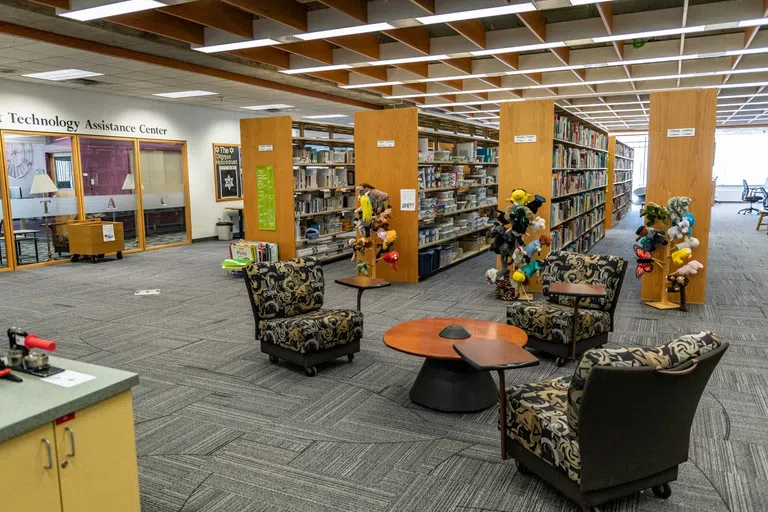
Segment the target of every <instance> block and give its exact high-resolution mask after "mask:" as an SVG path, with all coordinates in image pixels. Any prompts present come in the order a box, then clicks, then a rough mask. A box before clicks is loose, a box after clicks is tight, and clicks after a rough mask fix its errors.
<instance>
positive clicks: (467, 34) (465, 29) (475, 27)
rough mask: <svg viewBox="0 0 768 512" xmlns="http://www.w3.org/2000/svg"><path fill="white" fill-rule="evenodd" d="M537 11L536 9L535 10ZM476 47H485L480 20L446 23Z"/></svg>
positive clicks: (483, 28)
mask: <svg viewBox="0 0 768 512" xmlns="http://www.w3.org/2000/svg"><path fill="white" fill-rule="evenodd" d="M537 12H538V11H537ZM447 25H448V26H449V27H451V28H452V29H453V30H455V31H456V32H458V33H459V34H461V35H462V36H464V39H466V40H467V41H469V42H470V43H472V44H474V45H475V46H477V47H478V48H482V49H485V25H483V22H482V21H480V20H463V21H452V22H451V23H448V24H447Z"/></svg>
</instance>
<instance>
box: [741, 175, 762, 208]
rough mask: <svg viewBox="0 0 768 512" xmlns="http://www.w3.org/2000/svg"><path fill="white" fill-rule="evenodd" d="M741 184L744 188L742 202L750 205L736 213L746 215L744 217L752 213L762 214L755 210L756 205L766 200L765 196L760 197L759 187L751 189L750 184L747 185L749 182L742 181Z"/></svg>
mask: <svg viewBox="0 0 768 512" xmlns="http://www.w3.org/2000/svg"><path fill="white" fill-rule="evenodd" d="M741 182H742V184H743V187H744V188H743V189H742V191H741V200H742V201H744V202H745V203H749V207H748V208H742V209H741V210H739V211H738V212H736V213H744V215H746V214H748V213H750V214H751V213H752V212H755V213H760V210H758V209H757V208H755V203H759V202H761V201H763V200H764V199H765V196H763V195H760V193H759V192H758V190H759V189H758V188H757V187H750V186H749V184H747V180H741Z"/></svg>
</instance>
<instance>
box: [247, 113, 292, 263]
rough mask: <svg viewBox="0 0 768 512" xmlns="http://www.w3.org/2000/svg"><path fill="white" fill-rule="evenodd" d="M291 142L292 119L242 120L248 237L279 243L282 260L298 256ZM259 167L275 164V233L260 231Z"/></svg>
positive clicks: (278, 248)
mask: <svg viewBox="0 0 768 512" xmlns="http://www.w3.org/2000/svg"><path fill="white" fill-rule="evenodd" d="M292 139H293V137H292V123H291V118H290V116H281V117H265V118H260V119H241V120H240V144H241V147H242V152H243V154H242V158H243V215H244V220H245V238H246V239H247V240H253V241H259V242H277V244H278V246H277V250H278V254H279V256H280V259H281V260H287V259H291V258H295V257H296V242H295V238H296V234H295V228H294V226H295V222H294V221H295V219H294V215H295V214H294V207H293V204H294V202H293V147H292V142H293V141H292ZM259 146H272V149H271V150H270V151H259ZM259 165H272V166H274V168H275V203H276V208H277V211H276V213H277V230H276V231H262V230H260V229H259V216H258V204H257V197H258V187H257V185H256V166H259Z"/></svg>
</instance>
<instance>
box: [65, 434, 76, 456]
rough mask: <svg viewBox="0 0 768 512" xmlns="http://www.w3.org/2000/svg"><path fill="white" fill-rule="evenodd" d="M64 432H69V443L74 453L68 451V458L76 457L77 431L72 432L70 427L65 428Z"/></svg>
mask: <svg viewBox="0 0 768 512" xmlns="http://www.w3.org/2000/svg"><path fill="white" fill-rule="evenodd" d="M64 432H67V433H69V444H70V445H72V453H68V454H67V458H69V457H74V456H75V433H74V432H72V429H71V428H69V427H67V428H65V429H64Z"/></svg>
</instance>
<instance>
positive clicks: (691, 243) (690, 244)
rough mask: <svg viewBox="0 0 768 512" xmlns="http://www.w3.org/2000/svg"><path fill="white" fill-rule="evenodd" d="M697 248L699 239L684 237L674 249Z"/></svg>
mask: <svg viewBox="0 0 768 512" xmlns="http://www.w3.org/2000/svg"><path fill="white" fill-rule="evenodd" d="M698 246H699V239H698V238H694V237H692V236H686V237H685V240H683V241H682V242H680V243H679V244H677V245H676V246H675V247H677V248H678V249H685V248H688V249H695V248H697V247H698Z"/></svg>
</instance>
